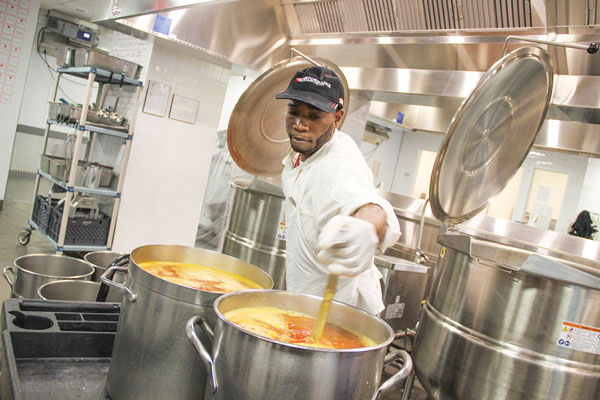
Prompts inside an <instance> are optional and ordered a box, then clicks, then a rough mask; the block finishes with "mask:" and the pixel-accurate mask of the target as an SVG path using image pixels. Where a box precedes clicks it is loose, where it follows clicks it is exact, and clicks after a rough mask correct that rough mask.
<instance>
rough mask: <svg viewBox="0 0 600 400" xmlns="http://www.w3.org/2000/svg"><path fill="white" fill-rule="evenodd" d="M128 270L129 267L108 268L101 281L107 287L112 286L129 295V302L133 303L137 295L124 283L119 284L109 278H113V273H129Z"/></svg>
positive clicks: (101, 276)
mask: <svg viewBox="0 0 600 400" xmlns="http://www.w3.org/2000/svg"><path fill="white" fill-rule="evenodd" d="M127 270H128V268H127V267H119V266H112V267H108V268H107V269H106V271H104V273H103V274H102V275H100V280H101V281H102V283H104V284H105V285H108V286H112V287H114V288H116V289H119V290H122V291H124V292H125V294H126V295H127V300H129V302H131V303H133V302H135V300H136V299H137V294H135V293H133V292H132V291H131V289H129V288H128V287H126V286H125V284H124V283H117V282H115V281H113V280H112V279H110V278H109V276H111V277H112V276H113V275H114V274H113V271H120V272H127Z"/></svg>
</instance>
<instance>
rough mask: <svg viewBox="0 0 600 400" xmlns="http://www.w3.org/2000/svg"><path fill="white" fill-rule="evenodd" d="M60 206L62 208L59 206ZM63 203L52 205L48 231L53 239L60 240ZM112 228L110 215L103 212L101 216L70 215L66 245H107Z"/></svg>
mask: <svg viewBox="0 0 600 400" xmlns="http://www.w3.org/2000/svg"><path fill="white" fill-rule="evenodd" d="M59 207H60V208H59ZM62 216H63V211H62V205H60V206H55V205H53V206H52V207H51V212H50V222H49V225H48V231H47V232H46V233H47V234H48V236H50V238H51V239H53V240H54V241H55V242H58V233H59V231H60V224H61V221H62ZM109 228H110V217H106V216H104V215H102V214H101V216H100V218H85V217H75V218H71V217H69V219H68V222H67V232H66V234H65V243H64V244H65V245H74V246H105V245H106V242H107V239H108V230H109Z"/></svg>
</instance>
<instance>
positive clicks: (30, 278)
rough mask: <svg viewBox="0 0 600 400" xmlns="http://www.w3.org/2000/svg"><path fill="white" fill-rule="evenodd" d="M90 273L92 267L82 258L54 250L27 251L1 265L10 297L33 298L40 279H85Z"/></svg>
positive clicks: (87, 278)
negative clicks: (43, 252) (48, 251)
mask: <svg viewBox="0 0 600 400" xmlns="http://www.w3.org/2000/svg"><path fill="white" fill-rule="evenodd" d="M9 273H10V274H11V275H12V278H11V277H10V276H9ZM93 274H94V268H93V267H92V266H91V265H89V264H88V263H86V262H85V261H83V260H80V259H77V258H74V257H67V256H60V255H55V254H28V255H25V256H21V257H19V258H17V259H15V261H14V265H9V266H8V267H4V268H3V269H2V275H3V276H4V279H6V281H7V282H8V284H9V285H10V288H11V289H12V297H19V298H23V299H37V298H38V293H37V290H38V288H39V287H40V286H41V285H43V284H44V283H48V282H52V281H57V280H64V279H78V280H87V281H89V280H90V279H92V275H93Z"/></svg>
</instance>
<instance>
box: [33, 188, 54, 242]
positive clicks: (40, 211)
mask: <svg viewBox="0 0 600 400" xmlns="http://www.w3.org/2000/svg"><path fill="white" fill-rule="evenodd" d="M56 204H58V200H56V199H50V200H48V199H47V198H46V197H44V196H41V195H39V194H38V195H37V196H35V202H34V204H33V212H32V214H31V220H32V221H33V222H35V223H36V224H37V226H38V228H40V231H41V232H42V233H46V232H47V231H48V223H49V222H50V213H51V211H52V206H55V205H56Z"/></svg>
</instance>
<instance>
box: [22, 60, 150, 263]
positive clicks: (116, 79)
mask: <svg viewBox="0 0 600 400" xmlns="http://www.w3.org/2000/svg"><path fill="white" fill-rule="evenodd" d="M57 72H58V76H57V79H56V86H55V88H54V95H53V98H52V101H53V102H56V100H57V94H58V88H59V84H60V79H61V77H62V76H63V75H64V74H67V75H71V76H75V77H78V78H81V79H85V80H87V90H86V95H85V100H84V103H83V104H82V107H81V109H80V110H78V112H77V113H75V115H76V117H78V118H77V119H76V120H75V121H72V120H71V121H69V120H68V119H62V120H61V121H59V120H58V119H56V118H53V116H52V113H50V114H51V115H49V118H48V120H47V125H46V130H45V132H44V147H43V150H42V155H46V152H47V147H48V138H49V132H50V128H51V126H52V125H63V126H65V125H68V126H71V127H73V129H74V135H73V136H74V139H75V140H74V143H73V145H72V149H71V150H72V151H71V154H72V157H71V159H70V160H68V162H67V164H66V167H67V168H66V169H67V171H68V172H67V173H66V174H65V177H64V179H59V177H57V176H54V175H52V174H50V173H48V171H44V170H42V169H39V170H38V171H37V176H36V182H35V186H34V187H35V189H34V199H33V207H32V213H31V216H32V218H30V219H29V221H28V226H27V227H26V228H25V229H24V230H23V231H22V232H21V233H20V234H19V237H18V239H19V243H21V244H22V245H26V244H27V243H29V239H30V237H31V234H32V232H33V230H38V231H39V232H40V233H42V234H43V235H44V236H45V237H46V239H47V240H48V241H49V242H50V243H51V244H52V245H53V246H54V247H55V248H56V252H57V253H59V254H61V253H62V252H63V251H97V250H110V249H111V247H112V243H113V236H114V230H115V225H116V222H117V215H118V211H119V204H120V201H121V191H122V189H123V181H124V176H125V171H126V168H127V160H128V158H129V151H130V149H131V141H132V139H133V132H134V129H135V119H136V110H137V108H138V105H139V101H140V95H141V92H142V82H141V81H139V80H137V79H133V78H130V77H127V76H124V75H122V74H118V73H114V72H110V71H106V70H102V69H98V68H95V67H69V68H58V69H57ZM95 82H97V83H98V84H99V87H98V94H97V98H96V104H101V103H102V102H103V100H104V98H103V97H102V96H103V95H104V96H105V93H106V92H107V91H108V88H109V87H110V86H111V85H118V86H119V88H121V87H123V86H134V87H135V95H134V102H133V109H132V111H131V117H130V121H129V126H128V128H123V127H118V126H107V125H102V124H90V120H89V118H88V111H89V105H90V100H91V97H92V91H93V87H94V83H95ZM120 93H121V90H120V89H119V94H120ZM117 99H118V96H117ZM117 101H118V100H117ZM73 122H74V123H73ZM84 135H89V138H90V141H89V142H88V144H89V143H93V138H94V135H108V136H112V137H117V138H121V139H123V140H124V142H125V147H124V152H123V158H122V161H121V164H120V165H115V168H119V171H120V172H119V175H118V181H117V184H116V188H103V187H85V186H83V185H81V183H80V182H81V180H80V179H79V180H77V177H78V166H79V164H80V160H79V158H80V157H79V154H80V151H81V148H82V143H83V139H84ZM91 153H92V152H91V145H88V146H87V147H86V152H85V156H84V160H85V161H86V162H89V161H90V157H91ZM69 166H70V167H69ZM79 174H81V172H79ZM79 178H81V176H79ZM40 179H47V180H49V181H51V182H52V183H53V184H54V187H60V188H62V190H64V191H65V197H64V201H63V205H62V207H63V212H62V215H57V216H56V218H57V220H56V221H55V222H56V224H55V227H56V228H57V229H56V230H55V231H54V232H53V234H52V235H50V234H49V233H48V232H46V229H45V227H40V226H39V224H38V223H36V221H34V219H35V218H33V217H34V214H35V212H36V200H37V197H38V196H37V193H38V190H39V187H40ZM77 194H90V195H97V196H108V197H110V198H113V204H112V212H111V215H110V223H108V220H107V221H106V225H107V227H106V228H105V229H108V234H107V236H106V241H105V243H104V241H102V243H101V244H77V243H75V244H73V243H65V239H66V238H67V229H68V225H69V220H70V218H69V212H68V210H70V208H71V205H72V202H73V200H74V196H76V195H77ZM58 223H60V225H58ZM58 227H59V228H58Z"/></svg>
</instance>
